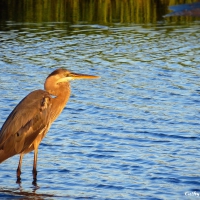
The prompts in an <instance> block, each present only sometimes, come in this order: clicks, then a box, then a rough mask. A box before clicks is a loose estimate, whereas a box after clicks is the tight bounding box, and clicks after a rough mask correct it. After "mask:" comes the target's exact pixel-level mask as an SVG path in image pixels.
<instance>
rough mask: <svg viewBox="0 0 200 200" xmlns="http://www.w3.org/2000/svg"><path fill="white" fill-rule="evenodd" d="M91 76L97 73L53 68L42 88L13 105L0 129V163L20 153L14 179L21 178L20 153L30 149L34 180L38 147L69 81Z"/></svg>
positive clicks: (67, 91)
mask: <svg viewBox="0 0 200 200" xmlns="http://www.w3.org/2000/svg"><path fill="white" fill-rule="evenodd" d="M95 78H98V76H92V75H86V74H76V73H72V72H70V71H67V70H65V69H57V70H55V71H54V72H52V73H51V74H50V75H49V76H48V77H47V79H46V81H45V84H44V88H45V90H35V91H33V92H31V93H30V94H29V95H28V96H26V97H25V98H24V99H23V100H22V101H21V102H20V103H19V104H18V105H17V106H16V107H15V109H14V110H13V111H12V113H11V114H10V115H9V117H8V118H7V120H6V121H5V123H4V124H3V126H2V128H1V131H0V163H1V162H3V161H5V160H6V159H8V158H9V157H11V156H14V155H16V154H20V160H19V165H18V168H17V182H20V179H21V178H20V175H21V164H22V159H23V156H24V154H26V153H29V152H30V151H33V150H34V162H33V182H34V183H36V180H37V170H36V167H37V154H38V146H39V144H40V142H41V141H42V139H43V138H44V136H45V135H46V133H47V132H48V130H49V128H50V126H51V124H52V122H53V121H54V120H55V119H56V118H57V117H58V116H59V114H60V113H61V112H62V110H63V108H64V107H65V105H66V103H67V101H68V99H69V97H70V83H69V81H70V80H74V79H95Z"/></svg>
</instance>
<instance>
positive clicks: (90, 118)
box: [0, 21, 200, 199]
mask: <svg viewBox="0 0 200 200" xmlns="http://www.w3.org/2000/svg"><path fill="white" fill-rule="evenodd" d="M199 25H200V23H199V21H196V22H192V23H188V24H182V25H181V24H179V25H176V24H173V23H171V24H170V23H164V24H157V25H148V26H143V25H135V24H114V25H112V26H100V25H90V24H78V25H69V24H65V23H59V24H57V23H44V24H20V23H14V22H7V23H6V24H4V25H1V26H2V27H1V31H0V41H1V45H0V69H1V72H0V73H1V75H0V82H1V84H0V96H1V98H0V125H2V124H3V122H4V121H5V119H6V117H7V116H8V115H9V113H10V112H11V111H12V109H13V108H14V107H15V105H16V104H17V103H18V102H19V101H20V100H21V99H22V98H23V97H24V96H25V95H27V94H28V93H29V92H30V91H32V90H35V89H40V88H43V83H44V80H45V78H46V77H47V76H48V74H49V73H50V72H52V71H53V70H54V69H56V68H60V67H64V68H66V69H69V70H71V71H74V72H78V73H88V74H93V75H99V76H101V79H98V80H80V81H74V82H72V84H71V85H72V86H71V87H72V95H71V98H70V100H69V102H68V104H67V106H66V108H65V109H64V111H63V113H62V114H61V115H60V117H59V118H58V120H57V121H56V122H54V124H53V125H52V127H51V129H50V131H49V133H48V134H47V136H46V138H45V139H44V140H43V141H42V143H41V145H40V147H39V158H38V182H37V186H34V185H32V174H31V172H32V163H33V153H30V154H27V155H26V156H25V157H24V160H23V165H22V176H21V177H22V183H21V184H20V185H19V184H16V168H17V165H18V159H19V156H14V157H12V158H10V159H8V160H7V161H5V162H4V163H2V164H1V165H0V170H1V172H0V198H1V199H24V198H30V199H32V198H34V199H196V198H197V197H198V196H197V195H198V194H199V195H200V154H199V150H200V145H199V144H200V135H199V127H200V57H199V55H200V37H199V35H200V29H199ZM66 27H70V29H69V30H67V31H66ZM4 29H5V30H4Z"/></svg>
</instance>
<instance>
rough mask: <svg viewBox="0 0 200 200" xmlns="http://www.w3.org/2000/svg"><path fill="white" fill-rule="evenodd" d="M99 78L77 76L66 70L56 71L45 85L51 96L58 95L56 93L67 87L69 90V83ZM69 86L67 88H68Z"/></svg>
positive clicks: (85, 75)
mask: <svg viewBox="0 0 200 200" xmlns="http://www.w3.org/2000/svg"><path fill="white" fill-rule="evenodd" d="M96 78H99V76H93V75H88V74H77V73H73V72H70V71H68V70H66V69H56V70H55V71H53V72H52V73H51V74H50V75H49V76H48V77H47V78H46V81H45V84H44V87H45V90H46V91H48V92H49V93H50V94H53V95H57V94H56V93H57V92H58V91H59V90H61V89H63V88H66V89H67V87H68V88H69V81H71V80H75V79H96ZM66 86H67V87H66Z"/></svg>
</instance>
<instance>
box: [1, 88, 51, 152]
mask: <svg viewBox="0 0 200 200" xmlns="http://www.w3.org/2000/svg"><path fill="white" fill-rule="evenodd" d="M50 109H51V96H50V95H49V93H48V92H46V91H43V90H36V91H33V92H31V93H30V94H29V95H27V96H26V97H25V98H24V99H23V100H22V101H21V102H20V103H19V104H18V105H17V106H16V107H15V109H14V110H13V111H12V113H11V114H10V115H9V116H8V118H7V120H6V121H5V123H4V124H3V126H2V129H1V131H0V149H2V150H4V151H7V152H9V151H10V152H11V151H12V152H15V154H16V153H20V152H22V151H23V150H24V149H26V148H27V147H28V146H29V145H30V144H31V143H32V142H33V141H34V140H35V138H36V137H37V136H38V134H40V132H41V131H43V130H44V129H45V128H47V127H48V126H49V123H50ZM12 154H13V153H12Z"/></svg>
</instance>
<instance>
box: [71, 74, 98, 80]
mask: <svg viewBox="0 0 200 200" xmlns="http://www.w3.org/2000/svg"><path fill="white" fill-rule="evenodd" d="M69 77H71V79H72V80H74V79H97V78H100V76H94V75H88V74H77V73H70V75H69Z"/></svg>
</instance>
